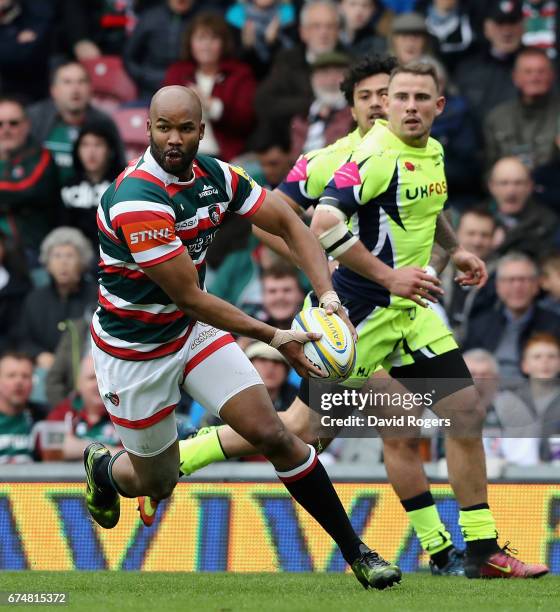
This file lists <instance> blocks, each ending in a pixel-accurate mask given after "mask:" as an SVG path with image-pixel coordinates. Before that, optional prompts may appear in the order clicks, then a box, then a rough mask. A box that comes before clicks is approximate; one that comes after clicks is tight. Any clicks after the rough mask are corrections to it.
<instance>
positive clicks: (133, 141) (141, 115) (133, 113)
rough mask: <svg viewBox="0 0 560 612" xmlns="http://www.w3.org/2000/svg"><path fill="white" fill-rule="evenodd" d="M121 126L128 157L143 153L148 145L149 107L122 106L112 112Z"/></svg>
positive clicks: (119, 126) (120, 130)
mask: <svg viewBox="0 0 560 612" xmlns="http://www.w3.org/2000/svg"><path fill="white" fill-rule="evenodd" d="M111 115H112V117H113V120H114V121H115V123H116V124H117V127H118V128H119V132H120V134H121V138H122V140H123V142H124V146H125V149H126V155H127V159H132V158H134V157H138V156H139V155H141V154H142V153H143V152H144V150H145V149H146V147H147V146H148V136H147V134H146V120H147V119H148V109H147V108H120V109H117V110H115V111H113V112H112V113H111Z"/></svg>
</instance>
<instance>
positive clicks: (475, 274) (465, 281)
mask: <svg viewBox="0 0 560 612" xmlns="http://www.w3.org/2000/svg"><path fill="white" fill-rule="evenodd" d="M451 260H452V261H453V263H454V264H455V267H456V268H457V270H459V271H460V272H461V274H458V275H457V276H456V277H455V281H456V282H458V283H459V285H461V286H462V287H467V286H475V287H478V288H480V287H484V285H485V284H486V281H487V280H488V272H487V270H486V264H485V263H484V262H483V261H482V259H480V257H477V256H476V255H475V254H474V253H470V252H469V251H467V249H465V248H463V247H459V248H458V249H457V250H456V251H455V252H454V253H453V255H451Z"/></svg>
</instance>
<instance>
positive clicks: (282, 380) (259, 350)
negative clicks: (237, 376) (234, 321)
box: [245, 342, 298, 412]
mask: <svg viewBox="0 0 560 612" xmlns="http://www.w3.org/2000/svg"><path fill="white" fill-rule="evenodd" d="M245 354H246V355H247V357H248V358H249V359H250V361H251V363H252V364H253V365H254V366H255V368H256V370H257V372H258V373H259V374H260V377H261V378H262V380H263V383H264V385H265V387H266V390H267V391H268V394H269V395H270V399H271V400H272V404H273V406H274V408H275V409H276V411H277V412H282V411H284V410H287V409H288V408H289V407H290V405H291V403H292V401H293V400H294V398H295V397H296V395H297V392H298V389H297V387H295V386H294V385H292V384H291V383H290V382H289V380H288V375H289V373H290V366H289V365H288V363H287V362H286V360H285V359H284V357H283V356H282V354H281V353H280V352H279V351H277V350H276V349H274V348H272V347H271V346H269V345H268V344H265V343H264V342H252V343H251V344H249V346H248V347H247V348H246V349H245Z"/></svg>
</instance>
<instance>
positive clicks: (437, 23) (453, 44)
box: [418, 0, 476, 71]
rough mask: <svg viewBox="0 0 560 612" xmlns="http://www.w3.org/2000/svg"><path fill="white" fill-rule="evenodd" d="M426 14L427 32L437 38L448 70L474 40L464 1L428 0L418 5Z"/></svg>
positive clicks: (462, 55)
mask: <svg viewBox="0 0 560 612" xmlns="http://www.w3.org/2000/svg"><path fill="white" fill-rule="evenodd" d="M422 9H423V12H424V13H425V15H426V27H427V30H428V32H429V33H430V34H431V35H432V36H433V37H434V38H436V39H437V41H438V51H439V55H440V57H441V59H442V61H443V62H444V63H445V65H446V67H447V69H448V70H451V71H452V70H453V68H454V67H455V66H456V65H457V62H458V61H459V60H461V59H463V58H464V57H465V56H466V55H467V53H468V51H469V50H470V49H471V47H472V45H473V43H474V41H475V36H476V35H475V32H474V28H473V24H472V22H471V17H470V15H469V12H468V11H467V6H466V3H463V2H461V0H428V1H425V2H423V6H422V5H420V6H419V7H418V10H422Z"/></svg>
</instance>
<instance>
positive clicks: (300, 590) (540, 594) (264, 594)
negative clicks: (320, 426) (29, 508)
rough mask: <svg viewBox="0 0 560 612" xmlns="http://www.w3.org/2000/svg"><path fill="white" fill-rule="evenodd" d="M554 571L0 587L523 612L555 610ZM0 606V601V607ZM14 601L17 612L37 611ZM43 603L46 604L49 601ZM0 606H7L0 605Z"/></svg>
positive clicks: (75, 594) (126, 600)
mask: <svg viewBox="0 0 560 612" xmlns="http://www.w3.org/2000/svg"><path fill="white" fill-rule="evenodd" d="M559 589H560V577H556V576H554V577H551V576H548V577H545V578H541V579H540V580H531V581H529V580H493V581H481V580H475V581H473V580H466V579H464V578H432V577H430V576H429V575H426V574H407V575H405V577H404V580H403V582H402V584H401V585H399V586H397V587H394V588H392V589H387V590H385V591H373V590H369V591H365V590H363V589H362V587H361V586H360V585H359V584H358V583H357V582H356V581H355V579H354V578H353V576H351V575H348V574H346V575H341V574H183V573H181V574H179V573H151V572H142V573H139V572H119V573H117V572H77V571H76V572H3V573H2V574H1V575H0V591H2V592H3V593H6V592H34V593H38V592H50V593H53V592H63V591H64V592H67V593H68V603H67V604H66V605H64V606H57V607H59V608H60V609H62V610H87V611H88V612H105V611H112V610H118V611H120V610H131V611H132V610H133V611H134V612H143V611H144V610H149V611H150V612H167V611H168V610H169V611H175V610H177V611H179V610H180V611H181V612H188V611H189V610H198V609H201V610H209V611H214V610H215V611H217V612H235V611H237V610H255V611H259V612H260V611H262V610H266V611H267V612H272V611H284V610H285V611H290V612H299V611H300V610H301V611H309V612H315V611H321V612H335V611H336V612H345V611H347V610H348V611H352V612H359V611H360V610H376V611H380V612H385V611H388V612H392V611H397V610H398V611H399V612H408V611H414V612H424V611H426V612H428V611H429V612H434V610H441V611H444V612H455V611H459V610H460V611H461V612H471V611H478V610H480V611H489V612H490V611H492V612H506V611H507V612H510V611H511V612H514V611H515V612H517V611H519V612H521V611H523V612H526V611H528V610H531V611H533V610H546V611H549V610H550V611H552V610H558V607H559V604H558V592H559ZM1 607H2V608H3V606H1ZM37 607H38V606H37V605H35V606H27V605H22V604H19V605H18V606H17V609H18V610H26V609H32V608H33V609H37ZM49 607H51V606H49ZM4 609H9V607H6V608H4Z"/></svg>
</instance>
